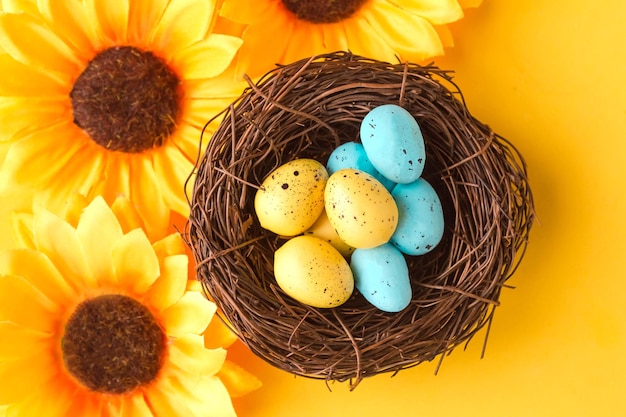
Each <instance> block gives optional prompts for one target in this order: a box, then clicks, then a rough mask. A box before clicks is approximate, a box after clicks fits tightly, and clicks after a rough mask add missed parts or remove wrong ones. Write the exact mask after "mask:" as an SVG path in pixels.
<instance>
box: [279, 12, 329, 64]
mask: <svg viewBox="0 0 626 417" xmlns="http://www.w3.org/2000/svg"><path fill="white" fill-rule="evenodd" d="M323 34H324V32H323V30H322V28H321V27H320V25H316V24H312V23H308V22H298V25H296V26H295V27H294V29H293V31H292V32H291V36H290V37H289V43H288V44H287V46H286V48H285V53H284V55H283V56H282V58H281V62H282V63H290V62H295V61H298V60H300V59H303V58H307V57H309V56H313V55H318V54H323V53H326V52H334V50H329V49H328V48H326V47H325V46H324V36H323ZM302 45H306V49H305V48H303V47H302Z"/></svg>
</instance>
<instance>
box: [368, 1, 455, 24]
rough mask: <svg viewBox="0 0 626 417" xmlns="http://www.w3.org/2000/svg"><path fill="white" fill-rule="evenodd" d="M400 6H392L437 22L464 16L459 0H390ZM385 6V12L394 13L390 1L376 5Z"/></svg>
mask: <svg viewBox="0 0 626 417" xmlns="http://www.w3.org/2000/svg"><path fill="white" fill-rule="evenodd" d="M389 1H390V2H391V3H396V4H397V5H398V6H397V7H396V6H391V7H393V8H395V9H396V13H397V12H398V7H399V8H402V9H404V10H405V11H407V12H411V13H412V14H415V15H417V16H420V17H422V18H424V19H427V20H429V21H430V22H432V23H435V24H444V23H450V22H455V21H457V20H459V19H460V18H462V17H463V10H462V9H461V6H459V3H458V2H457V0H417V1H416V0H389ZM377 7H381V8H384V9H385V10H386V11H385V13H393V11H392V9H391V7H390V5H389V3H385V4H381V5H380V6H378V5H377V6H374V7H372V8H373V9H376V8H377Z"/></svg>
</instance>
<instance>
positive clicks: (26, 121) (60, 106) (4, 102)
mask: <svg viewBox="0 0 626 417" xmlns="http://www.w3.org/2000/svg"><path fill="white" fill-rule="evenodd" d="M17 78H18V79H19V77H17ZM70 115H71V109H70V103H69V100H68V99H67V97H63V96H56V97H0V140H7V139H12V138H14V137H16V136H23V135H26V134H28V133H31V132H38V131H41V130H43V129H46V128H48V127H49V126H52V125H56V124H59V123H61V122H63V121H66V120H69V119H70V118H71V116H70Z"/></svg>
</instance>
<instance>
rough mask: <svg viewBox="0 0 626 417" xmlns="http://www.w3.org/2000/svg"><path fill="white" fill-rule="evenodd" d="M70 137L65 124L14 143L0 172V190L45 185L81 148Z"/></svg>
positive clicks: (69, 131)
mask: <svg viewBox="0 0 626 417" xmlns="http://www.w3.org/2000/svg"><path fill="white" fill-rule="evenodd" d="M74 133H75V131H74V130H73V129H72V127H71V126H70V125H69V124H68V123H62V124H59V125H56V126H52V127H50V128H48V129H45V130H39V131H37V132H34V133H32V134H30V135H29V136H27V137H24V138H21V139H20V140H18V141H16V142H15V143H14V144H13V145H12V146H11V147H10V148H9V151H8V153H7V156H6V159H5V161H4V164H3V165H2V167H1V168H0V183H1V184H2V186H4V187H7V186H11V185H17V186H38V185H41V184H42V183H45V182H47V181H49V180H50V178H52V177H54V176H55V175H57V173H58V172H59V171H60V170H62V169H63V168H64V166H65V165H66V164H67V163H68V162H69V160H70V159H72V158H73V157H75V156H76V153H77V152H78V151H79V149H81V147H82V146H84V142H81V141H80V140H76V139H77V138H76V137H75V135H74ZM52 138H53V139H52ZM78 139H79V138H78Z"/></svg>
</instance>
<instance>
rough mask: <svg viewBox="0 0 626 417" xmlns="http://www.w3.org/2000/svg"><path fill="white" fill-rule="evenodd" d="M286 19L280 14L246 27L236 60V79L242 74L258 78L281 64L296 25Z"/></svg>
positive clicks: (292, 20)
mask: <svg viewBox="0 0 626 417" xmlns="http://www.w3.org/2000/svg"><path fill="white" fill-rule="evenodd" d="M287 17H288V16H287ZM287 17H286V16H285V15H284V13H282V14H278V15H275V17H270V18H269V20H268V21H266V22H263V23H259V24H256V25H252V26H248V28H247V29H246V31H245V32H244V34H243V42H244V43H243V45H242V46H241V48H240V49H239V55H238V58H237V77H241V76H243V74H247V75H248V76H250V77H252V78H254V77H258V76H260V75H262V74H265V73H266V72H267V71H269V70H271V69H274V68H275V67H276V64H279V63H281V60H282V57H283V55H284V53H285V50H286V48H287V45H288V44H289V39H290V36H291V33H292V32H293V28H294V25H295V24H296V22H295V21H294V19H288V18H287ZM259 51H263V52H262V53H259Z"/></svg>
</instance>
